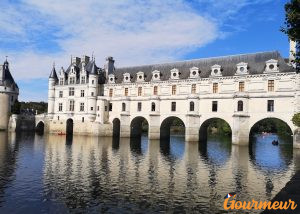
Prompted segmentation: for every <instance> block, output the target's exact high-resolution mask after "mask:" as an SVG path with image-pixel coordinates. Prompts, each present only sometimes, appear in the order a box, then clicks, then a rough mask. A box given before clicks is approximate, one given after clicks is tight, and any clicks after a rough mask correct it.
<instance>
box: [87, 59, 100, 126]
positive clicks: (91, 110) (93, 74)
mask: <svg viewBox="0 0 300 214" xmlns="http://www.w3.org/2000/svg"><path fill="white" fill-rule="evenodd" d="M97 88H98V68H97V66H96V64H95V59H93V60H92V68H91V70H90V73H89V89H88V114H89V119H90V120H91V121H94V120H95V119H96V102H97V95H98V94H97Z"/></svg>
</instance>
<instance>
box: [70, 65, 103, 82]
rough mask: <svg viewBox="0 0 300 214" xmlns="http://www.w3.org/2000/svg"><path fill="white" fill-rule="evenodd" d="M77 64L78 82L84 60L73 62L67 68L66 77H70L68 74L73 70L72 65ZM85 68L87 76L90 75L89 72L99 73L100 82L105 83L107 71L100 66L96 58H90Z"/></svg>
mask: <svg viewBox="0 0 300 214" xmlns="http://www.w3.org/2000/svg"><path fill="white" fill-rule="evenodd" d="M73 65H75V70H76V76H77V82H78V81H79V78H78V77H79V73H80V71H81V70H82V62H79V63H77V64H76V63H71V64H70V65H69V67H68V68H67V70H65V75H66V78H68V75H69V73H70V71H71V67H72V66H73ZM84 68H85V70H86V72H87V77H89V74H98V75H99V83H100V84H103V83H105V72H104V70H103V69H101V68H99V67H98V66H97V65H96V62H95V60H94V59H92V60H90V61H89V62H88V63H87V64H86V65H85V67H84Z"/></svg>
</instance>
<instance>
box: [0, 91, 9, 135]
mask: <svg viewBox="0 0 300 214" xmlns="http://www.w3.org/2000/svg"><path fill="white" fill-rule="evenodd" d="M0 103H1V105H0V131H1V130H7V127H8V119H9V112H10V109H9V107H10V105H9V95H8V94H7V93H3V92H1V91H0Z"/></svg>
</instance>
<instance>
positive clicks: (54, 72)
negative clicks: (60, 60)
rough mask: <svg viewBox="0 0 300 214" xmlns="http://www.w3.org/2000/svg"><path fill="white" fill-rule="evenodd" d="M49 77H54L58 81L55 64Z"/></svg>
mask: <svg viewBox="0 0 300 214" xmlns="http://www.w3.org/2000/svg"><path fill="white" fill-rule="evenodd" d="M49 78H53V79H55V80H56V81H57V80H58V78H57V74H56V70H55V67H54V66H53V68H52V71H51V73H50V76H49Z"/></svg>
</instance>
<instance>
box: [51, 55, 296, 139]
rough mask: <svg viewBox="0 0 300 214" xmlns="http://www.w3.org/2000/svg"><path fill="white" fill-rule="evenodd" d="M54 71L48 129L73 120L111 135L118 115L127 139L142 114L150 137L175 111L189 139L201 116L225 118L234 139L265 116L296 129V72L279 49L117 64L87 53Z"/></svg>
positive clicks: (83, 129) (88, 130) (85, 130)
mask: <svg viewBox="0 0 300 214" xmlns="http://www.w3.org/2000/svg"><path fill="white" fill-rule="evenodd" d="M54 72H56V71H55V69H54ZM55 75H56V74H55ZM55 75H53V71H52V74H51V75H50V78H49V102H48V103H49V106H48V116H49V131H50V132H56V133H57V132H58V133H59V132H62V133H64V132H66V123H67V122H66V121H67V120H68V119H72V120H73V123H74V129H73V131H74V133H77V134H89V135H104V136H107V135H108V136H111V135H112V131H113V123H114V120H115V119H116V118H117V119H119V120H120V126H121V130H120V133H121V137H130V135H131V133H132V132H133V129H134V126H133V124H132V123H133V121H134V120H135V119H136V118H140V117H143V118H145V119H146V120H147V122H148V124H149V138H150V139H159V138H160V137H161V134H162V133H161V132H162V131H161V130H162V124H164V121H166V119H167V120H168V118H170V117H177V118H179V119H181V120H182V122H183V123H184V125H185V133H186V141H198V139H199V130H200V129H201V126H202V125H203V124H204V122H205V121H207V120H208V119H211V118H221V119H224V120H225V121H226V122H227V123H228V124H229V125H230V127H231V130H232V140H233V143H235V144H248V141H249V133H250V129H251V127H252V126H253V125H254V124H255V123H257V122H258V121H260V120H262V119H264V118H268V117H274V118H278V119H281V120H282V121H284V122H285V123H287V124H288V125H289V127H290V128H291V130H292V131H293V132H294V131H295V130H296V127H294V125H293V124H292V122H291V118H292V116H293V115H294V114H295V113H296V112H299V110H300V101H299V93H300V92H299V91H300V89H299V87H300V82H299V74H296V72H295V70H294V69H293V68H292V67H291V66H289V65H288V64H287V63H286V62H285V61H284V60H283V59H282V58H281V56H280V55H279V54H278V52H266V53H258V54H250V55H237V56H228V57H220V58H211V59H200V60H191V61H184V62H176V63H168V64H162V65H149V66H137V67H131V68H130V67H129V68H120V69H117V68H115V67H114V61H113V59H112V57H109V58H108V59H107V64H106V66H105V67H104V68H103V69H101V68H98V67H97V66H96V65H95V61H94V59H92V60H89V58H88V57H85V56H84V57H82V59H80V58H74V59H73V60H72V63H71V65H70V66H69V68H68V69H67V71H64V69H61V71H60V72H58V74H57V75H56V76H55ZM72 78H74V79H72ZM83 80H84V81H83ZM200 138H201V136H200ZM299 143H300V142H299Z"/></svg>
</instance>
